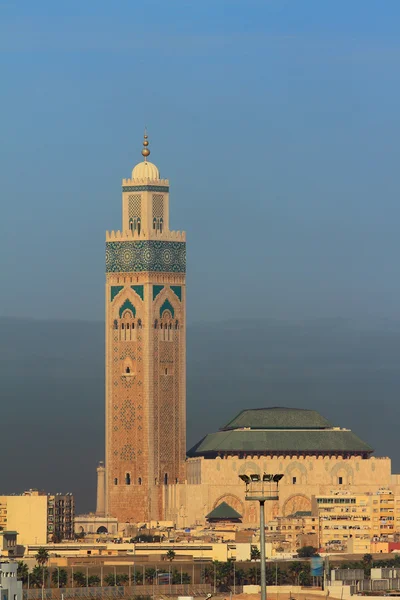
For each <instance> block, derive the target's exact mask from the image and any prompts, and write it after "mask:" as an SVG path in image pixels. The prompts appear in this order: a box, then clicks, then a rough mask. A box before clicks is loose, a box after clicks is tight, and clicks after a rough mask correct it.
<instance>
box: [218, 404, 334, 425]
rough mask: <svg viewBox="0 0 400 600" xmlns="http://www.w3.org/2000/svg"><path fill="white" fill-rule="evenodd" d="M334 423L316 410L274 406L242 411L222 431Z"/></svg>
mask: <svg viewBox="0 0 400 600" xmlns="http://www.w3.org/2000/svg"><path fill="white" fill-rule="evenodd" d="M331 427H332V424H331V423H330V422H329V421H328V420H327V419H325V417H323V416H322V415H320V414H319V413H318V412H317V411H316V410H309V409H304V408H286V407H283V406H273V407H269V408H268V407H267V408H247V409H245V410H242V411H240V413H238V414H237V415H236V416H235V417H234V418H233V419H232V420H231V421H229V423H227V424H226V425H225V426H224V427H221V430H222V431H227V430H232V429H244V428H250V429H272V430H273V429H327V428H331Z"/></svg>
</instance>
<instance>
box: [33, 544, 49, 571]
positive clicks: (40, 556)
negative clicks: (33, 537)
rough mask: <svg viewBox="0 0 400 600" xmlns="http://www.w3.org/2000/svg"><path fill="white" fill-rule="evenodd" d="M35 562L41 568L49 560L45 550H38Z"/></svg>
mask: <svg viewBox="0 0 400 600" xmlns="http://www.w3.org/2000/svg"><path fill="white" fill-rule="evenodd" d="M35 558H36V562H37V564H38V565H39V566H40V567H43V566H44V565H45V564H46V563H47V561H48V560H49V553H48V552H47V550H46V548H39V550H38V551H37V554H36V556H35Z"/></svg>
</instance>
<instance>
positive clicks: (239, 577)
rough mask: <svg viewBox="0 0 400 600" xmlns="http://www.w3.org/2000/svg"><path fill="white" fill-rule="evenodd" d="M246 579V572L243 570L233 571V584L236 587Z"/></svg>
mask: <svg viewBox="0 0 400 600" xmlns="http://www.w3.org/2000/svg"><path fill="white" fill-rule="evenodd" d="M245 579H246V571H244V570H243V569H240V568H239V569H235V583H236V585H242V583H243V582H244V580H245Z"/></svg>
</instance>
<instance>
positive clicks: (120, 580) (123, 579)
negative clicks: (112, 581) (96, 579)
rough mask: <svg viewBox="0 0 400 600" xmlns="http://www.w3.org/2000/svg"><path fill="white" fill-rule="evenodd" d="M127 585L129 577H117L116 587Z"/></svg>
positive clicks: (123, 574)
mask: <svg viewBox="0 0 400 600" xmlns="http://www.w3.org/2000/svg"><path fill="white" fill-rule="evenodd" d="M127 583H129V575H127V574H126V573H120V574H119V575H117V585H126V584H127Z"/></svg>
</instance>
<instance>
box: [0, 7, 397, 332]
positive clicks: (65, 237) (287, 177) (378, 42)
mask: <svg viewBox="0 0 400 600" xmlns="http://www.w3.org/2000/svg"><path fill="white" fill-rule="evenodd" d="M399 23H400V3H399V2H398V0H385V2H384V3H382V2H379V1H378V0H376V1H370V0H352V1H351V2H349V1H348V0H347V1H342V0H335V1H333V0H332V1H326V2H324V1H321V0H301V1H300V0H287V1H281V0H270V1H269V0H260V1H253V0H243V1H240V2H239V1H235V0H230V1H229V2H225V1H220V0H214V1H213V2H209V1H208V0H202V2H194V1H193V0H190V1H187V2H183V1H174V0H168V1H165V0H164V1H163V2H161V1H152V0H146V2H133V1H132V0H130V1H126V2H122V1H118V0H116V1H114V2H109V1H102V0H97V1H96V2H92V1H89V0H88V1H86V2H82V1H79V2H77V1H75V0H70V1H68V2H50V1H38V2H28V1H25V2H18V1H15V2H11V0H9V1H7V0H4V1H3V0H0V70H1V81H2V93H1V94H0V110H1V115H2V119H1V136H0V159H1V177H0V194H1V196H0V197H1V207H2V213H1V217H2V218H1V221H0V233H1V235H0V251H1V256H2V289H3V293H2V294H1V296H0V316H11V315H13V316H24V317H25V316H27V317H38V318H52V319H54V318H65V319H73V318H78V319H102V318H103V312H104V292H103V285H104V237H105V236H104V233H105V230H106V229H118V228H119V226H120V221H121V196H120V184H121V179H122V178H123V177H128V176H129V175H130V172H131V170H132V167H133V166H134V164H136V163H137V162H139V160H140V158H141V156H140V144H141V137H142V132H143V127H144V125H145V124H146V125H147V127H148V130H149V137H150V142H151V150H152V155H151V159H152V160H153V161H154V162H155V163H156V164H157V166H158V167H159V168H160V171H161V174H162V176H163V177H168V178H169V179H170V182H171V226H172V227H173V228H175V229H185V230H186V231H187V236H188V317H189V321H191V322H193V321H204V320H221V319H226V318H244V317H271V318H279V319H303V318H310V317H331V316H333V317H337V316H341V317H349V318H360V317H361V318H370V317H376V316H381V317H382V316H383V317H387V318H390V319H399V318H400V282H399V281H400V280H399V277H398V265H397V262H398V259H397V257H398V255H399V252H400V236H399V234H398V230H399V225H398V222H399V218H400V208H399V197H400V194H399V192H400V184H399V178H398V171H399V168H398V145H399V139H400V117H399V110H398V107H399V105H400V80H399V77H398V72H399V66H400V41H399V35H398V34H399Z"/></svg>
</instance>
